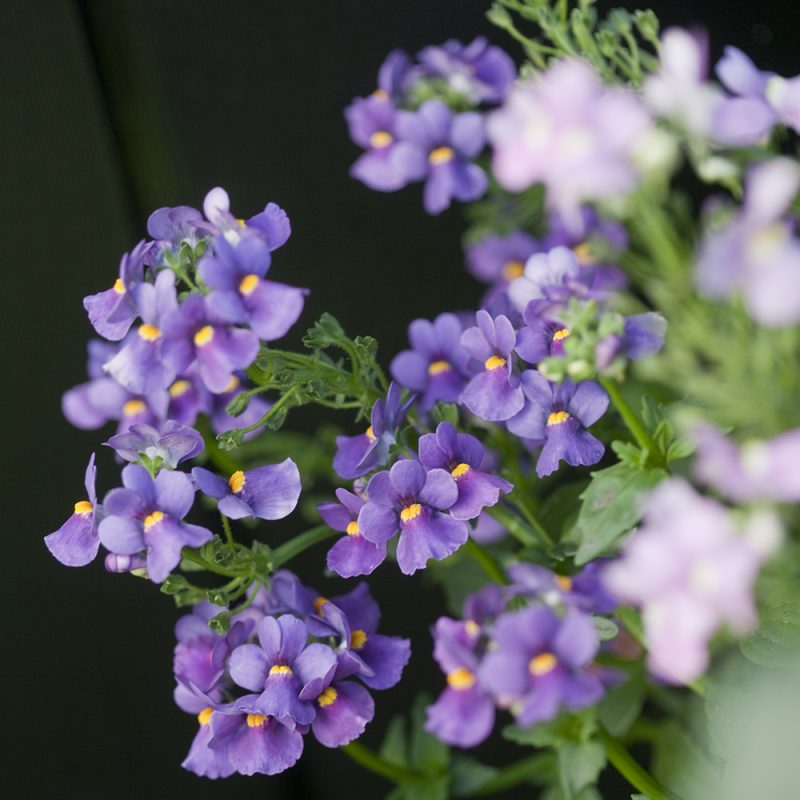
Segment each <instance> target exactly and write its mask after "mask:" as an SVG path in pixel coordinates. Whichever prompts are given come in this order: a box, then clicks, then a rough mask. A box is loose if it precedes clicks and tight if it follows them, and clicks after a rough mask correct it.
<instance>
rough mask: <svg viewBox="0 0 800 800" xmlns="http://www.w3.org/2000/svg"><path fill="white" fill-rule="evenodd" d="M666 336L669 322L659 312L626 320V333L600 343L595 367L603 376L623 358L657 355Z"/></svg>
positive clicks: (634, 358)
mask: <svg viewBox="0 0 800 800" xmlns="http://www.w3.org/2000/svg"><path fill="white" fill-rule="evenodd" d="M666 334H667V320H666V319H665V318H664V317H662V316H661V314H658V313H656V312H655V311H646V312H645V313H644V314H634V315H633V316H631V317H625V319H624V321H623V329H622V333H612V334H609V335H608V336H606V337H604V338H603V339H601V340H600V341H599V342H598V343H597V346H596V348H595V366H596V367H597V369H598V370H599V371H600V372H603V371H604V370H606V369H608V368H609V367H610V366H611V365H612V363H613V362H614V360H615V359H617V358H620V357H626V358H629V359H630V360H631V361H638V360H640V359H642V358H647V357H648V356H652V355H655V354H656V353H658V352H660V351H661V348H662V347H663V346H664V337H665V336H666ZM517 352H519V347H518V348H517Z"/></svg>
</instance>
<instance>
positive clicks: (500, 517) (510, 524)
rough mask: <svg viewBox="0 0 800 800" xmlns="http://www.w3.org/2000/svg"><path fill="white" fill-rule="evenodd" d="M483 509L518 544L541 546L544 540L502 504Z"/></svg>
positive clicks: (544, 542)
mask: <svg viewBox="0 0 800 800" xmlns="http://www.w3.org/2000/svg"><path fill="white" fill-rule="evenodd" d="M484 511H485V512H486V513H487V514H488V515H489V516H490V517H493V518H494V519H496V520H497V521H498V522H499V523H500V524H501V525H502V526H503V527H504V528H505V529H506V530H507V531H508V532H509V533H510V534H511V535H512V536H513V537H514V538H515V539H516V540H517V541H518V542H519V543H520V544H523V545H525V547H536V548H541V547H542V545H543V544H547V542H546V541H542V539H541V537H540V536H538V535H537V534H536V532H535V531H534V530H533V529H531V528H530V527H528V525H526V524H525V523H524V522H523V521H522V520H521V519H520V518H519V517H517V516H515V515H514V514H512V513H510V512H509V511H508V510H507V509H505V508H503V507H502V506H499V505H498V506H491V507H490V508H485V509H484Z"/></svg>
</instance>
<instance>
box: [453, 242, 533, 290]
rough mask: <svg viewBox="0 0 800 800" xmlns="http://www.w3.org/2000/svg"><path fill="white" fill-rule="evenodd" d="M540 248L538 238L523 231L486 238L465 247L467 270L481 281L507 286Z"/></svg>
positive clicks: (520, 273)
mask: <svg viewBox="0 0 800 800" xmlns="http://www.w3.org/2000/svg"><path fill="white" fill-rule="evenodd" d="M537 249H538V244H537V242H536V239H534V238H533V237H532V236H530V235H529V234H527V233H525V232H523V231H512V232H511V233H509V234H507V235H505V236H495V235H490V236H485V237H484V238H483V239H481V240H480V241H479V242H476V243H475V244H472V245H470V246H469V247H467V248H466V257H467V269H468V270H469V272H470V273H471V274H472V275H474V276H475V277H476V278H477V279H478V280H479V281H483V282H484V283H490V284H498V283H501V284H503V285H504V286H506V285H508V284H509V283H511V281H513V280H514V279H515V278H519V276H520V275H522V273H523V272H524V270H525V262H526V261H527V260H528V258H529V257H530V256H532V255H533V254H534V253H535V252H536V251H537Z"/></svg>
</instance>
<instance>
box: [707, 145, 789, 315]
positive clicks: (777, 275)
mask: <svg viewBox="0 0 800 800" xmlns="http://www.w3.org/2000/svg"><path fill="white" fill-rule="evenodd" d="M798 188H800V165H798V164H797V162H795V161H792V160H790V159H788V158H780V157H779V158H773V159H772V160H770V161H768V162H765V163H763V164H760V165H758V166H756V167H754V168H753V169H752V170H751V171H750V173H749V175H748V177H747V181H746V184H745V197H744V205H743V207H742V209H741V210H740V211H739V212H738V213H737V214H736V215H735V216H734V217H733V219H732V220H731V221H730V222H729V223H728V224H727V225H725V226H723V227H722V228H721V229H719V230H715V231H711V232H710V233H708V234H707V235H706V237H705V240H704V241H703V242H702V244H701V246H700V250H699V253H698V264H697V275H696V282H697V286H698V289H699V290H700V292H701V293H702V294H703V295H705V296H706V297H710V298H714V299H717V298H725V297H730V296H731V295H732V294H734V293H738V292H740V293H741V296H742V301H743V302H744V305H745V308H746V309H747V312H748V313H749V314H750V316H751V317H752V318H753V319H754V320H755V321H756V322H758V323H760V324H762V325H765V326H768V327H784V326H786V325H791V324H793V323H795V322H797V321H798V320H800V242H799V241H798V240H797V239H796V238H795V237H794V236H793V234H792V229H791V227H790V226H789V225H788V224H787V223H786V222H785V221H784V217H785V215H786V213H787V212H788V210H789V207H790V206H791V203H792V201H793V200H794V197H795V195H796V194H797V191H798Z"/></svg>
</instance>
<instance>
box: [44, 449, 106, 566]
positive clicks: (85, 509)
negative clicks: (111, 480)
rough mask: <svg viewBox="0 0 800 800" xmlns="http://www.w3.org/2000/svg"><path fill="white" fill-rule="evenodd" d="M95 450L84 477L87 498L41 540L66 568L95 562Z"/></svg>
mask: <svg viewBox="0 0 800 800" xmlns="http://www.w3.org/2000/svg"><path fill="white" fill-rule="evenodd" d="M96 476H97V468H96V467H95V465H94V453H92V455H91V457H90V458H89V464H88V465H87V467H86V475H85V478H84V483H83V485H84V487H85V488H86V497H87V498H88V499H86V500H80V501H78V502H77V503H75V508H74V510H73V513H72V516H71V517H70V518H69V519H68V520H67V521H66V522H65V523H64V524H63V525H62V526H61V527H60V528H59V529H58V530H57V531H55V532H54V533H50V534H48V535H47V536H45V537H44V543H45V545H46V546H47V549H48V550H49V551H50V552H51V553H52V554H53V556H54V557H55V558H56V559H57V560H58V561H60V562H61V563H62V564H65V565H66V566H68V567H84V566H86V565H87V564H89V563H91V562H92V561H94V559H95V556H96V555H97V551H98V549H99V548H100V539H99V538H98V535H97V526H98V524H99V522H100V519H101V517H102V510H101V508H100V506H98V505H97V494H96V493H95V488H94V487H95V478H96Z"/></svg>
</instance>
